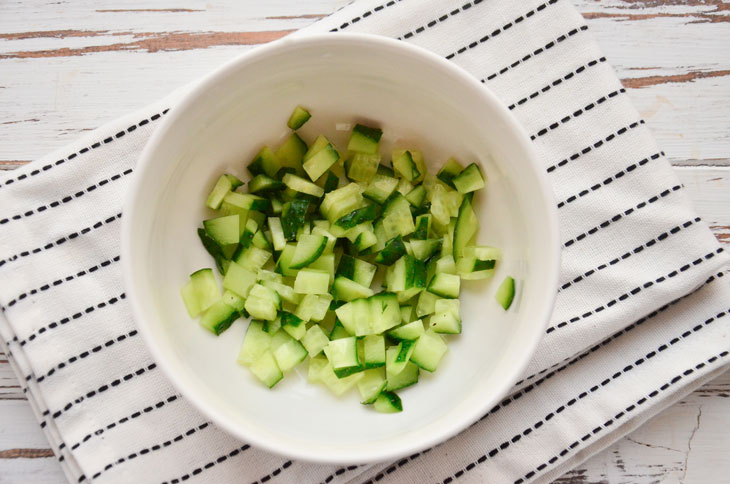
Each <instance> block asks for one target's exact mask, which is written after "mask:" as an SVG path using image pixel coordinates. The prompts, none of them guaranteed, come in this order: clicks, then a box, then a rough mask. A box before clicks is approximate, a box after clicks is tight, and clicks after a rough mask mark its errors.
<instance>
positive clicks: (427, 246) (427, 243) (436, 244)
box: [411, 239, 443, 261]
mask: <svg viewBox="0 0 730 484" xmlns="http://www.w3.org/2000/svg"><path fill="white" fill-rule="evenodd" d="M442 243H443V241H442V240H441V239H426V240H415V239H413V240H411V250H412V251H413V257H415V258H416V259H418V260H421V261H426V260H428V259H430V258H431V257H432V256H433V255H434V254H436V253H437V252H438V251H439V250H441V244H442Z"/></svg>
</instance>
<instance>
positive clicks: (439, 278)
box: [428, 272, 461, 298]
mask: <svg viewBox="0 0 730 484" xmlns="http://www.w3.org/2000/svg"><path fill="white" fill-rule="evenodd" d="M460 287H461V279H459V276H456V275H454V274H447V273H444V272H442V273H439V274H436V275H434V276H433V279H431V283H430V284H429V285H428V290H429V292H432V293H434V294H436V295H437V296H441V297H447V298H457V297H459V289H460Z"/></svg>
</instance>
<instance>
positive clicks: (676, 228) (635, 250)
mask: <svg viewBox="0 0 730 484" xmlns="http://www.w3.org/2000/svg"><path fill="white" fill-rule="evenodd" d="M700 220H702V219H701V218H700V217H695V218H694V219H693V220H687V221H686V222H684V223H682V224H679V225H676V226H674V227H672V228H671V229H668V230H666V231H664V232H662V233H661V234H659V235H657V236H656V237H654V238H653V239H651V240H649V241H648V242H646V243H644V244H641V245H639V246H637V247H635V248H633V249H632V250H630V251H628V252H625V253H623V254H622V255H620V256H618V257H616V258H614V259H611V260H610V261H608V262H607V263H605V264H601V265H599V266H597V267H595V268H593V269H591V270H589V271H586V272H584V273H583V274H581V275H579V276H578V277H576V278H574V279H572V280H571V281H568V282H566V283H565V284H563V285H562V286H560V288H559V289H558V292H561V291H563V290H565V289H567V288H569V287H570V286H572V285H574V284H577V283H578V282H580V281H583V280H585V279H588V278H589V277H590V276H592V275H593V274H595V273H597V272H599V271H602V270H604V269H606V268H608V267H611V266H614V265H616V264H618V263H619V262H621V261H624V260H626V259H628V258H629V257H631V256H632V255H636V254H638V253H640V252H642V251H644V250H645V249H648V248H649V247H652V246H654V245H656V244H658V243H660V242H663V241H664V240H666V239H668V238H669V237H670V236H672V235H674V234H676V233H677V232H679V231H681V230H682V229H686V228H688V227H690V226H692V225H693V224H696V223H698V222H700Z"/></svg>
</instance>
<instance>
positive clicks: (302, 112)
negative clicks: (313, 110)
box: [286, 106, 312, 130]
mask: <svg viewBox="0 0 730 484" xmlns="http://www.w3.org/2000/svg"><path fill="white" fill-rule="evenodd" d="M311 117H312V115H311V114H310V113H309V111H307V110H306V109H304V108H303V107H301V106H297V107H295V108H294V111H292V113H291V116H289V121H287V122H286V125H287V126H289V129H293V130H297V129H299V128H301V127H302V126H303V125H304V123H306V122H307V121H309V118H311Z"/></svg>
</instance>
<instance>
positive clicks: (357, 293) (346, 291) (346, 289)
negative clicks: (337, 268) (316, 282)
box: [332, 276, 374, 301]
mask: <svg viewBox="0 0 730 484" xmlns="http://www.w3.org/2000/svg"><path fill="white" fill-rule="evenodd" d="M373 294H374V292H373V290H372V289H370V288H369V287H365V286H362V285H360V284H358V283H357V282H355V281H353V280H351V279H348V278H346V277H343V276H337V277H335V282H334V285H333V286H332V295H333V296H334V298H335V300H337V301H352V300H355V299H360V298H366V297H370V296H372V295H373Z"/></svg>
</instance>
